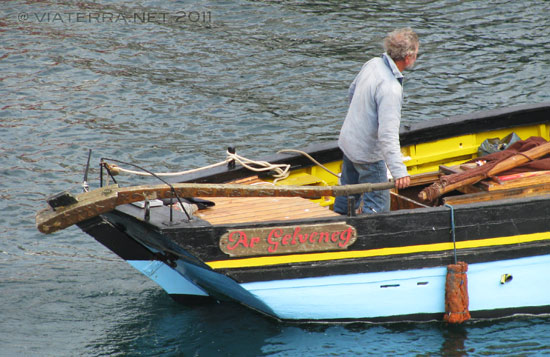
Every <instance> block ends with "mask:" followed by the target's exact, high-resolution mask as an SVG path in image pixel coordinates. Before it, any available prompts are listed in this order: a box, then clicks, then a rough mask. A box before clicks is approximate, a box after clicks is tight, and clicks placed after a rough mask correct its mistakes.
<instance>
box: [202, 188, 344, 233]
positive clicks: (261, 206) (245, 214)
mask: <svg viewBox="0 0 550 357" xmlns="http://www.w3.org/2000/svg"><path fill="white" fill-rule="evenodd" d="M257 182H262V181H261V180H259V179H258V178H257V177H250V178H246V179H243V180H239V181H235V182H232V183H241V184H254V183H257ZM208 200H210V201H213V202H215V203H216V205H215V206H214V207H210V208H208V209H205V210H201V211H199V212H197V213H196V215H197V216H198V217H199V218H201V219H204V220H206V221H208V222H210V223H211V224H213V225H219V224H232V223H247V222H266V221H287V220H294V219H303V218H317V217H336V216H339V214H338V213H334V212H333V211H331V210H330V209H328V208H326V207H322V206H320V205H318V204H316V203H314V202H311V201H310V200H308V199H304V198H300V197H209V198H208Z"/></svg>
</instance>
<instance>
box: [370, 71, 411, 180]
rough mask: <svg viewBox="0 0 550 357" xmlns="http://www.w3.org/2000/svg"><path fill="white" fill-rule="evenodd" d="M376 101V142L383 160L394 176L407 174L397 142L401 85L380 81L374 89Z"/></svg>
mask: <svg viewBox="0 0 550 357" xmlns="http://www.w3.org/2000/svg"><path fill="white" fill-rule="evenodd" d="M376 103H377V106H378V142H379V143H380V149H381V150H382V155H383V156H384V160H385V161H386V164H387V165H388V168H389V169H390V172H391V174H392V176H393V177H394V178H396V179H398V178H401V177H405V176H408V173H407V167H406V166H405V164H404V163H403V157H402V154H401V145H400V142H399V125H400V123H401V106H402V104H403V89H402V87H401V85H400V84H399V83H398V82H397V81H396V82H395V83H387V82H386V83H382V84H381V85H380V86H379V87H378V88H377V90H376Z"/></svg>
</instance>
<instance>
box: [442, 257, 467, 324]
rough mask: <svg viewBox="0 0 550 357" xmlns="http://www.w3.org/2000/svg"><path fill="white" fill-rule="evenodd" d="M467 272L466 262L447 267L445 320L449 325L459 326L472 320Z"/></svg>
mask: <svg viewBox="0 0 550 357" xmlns="http://www.w3.org/2000/svg"><path fill="white" fill-rule="evenodd" d="M467 271H468V264H466V263H465V262H458V263H456V264H449V265H447V280H446V282H445V315H444V316H443V320H444V321H446V322H448V323H452V324H457V323H462V322H464V321H467V320H469V319H470V311H468V306H469V297H468V276H467V274H466V272H467Z"/></svg>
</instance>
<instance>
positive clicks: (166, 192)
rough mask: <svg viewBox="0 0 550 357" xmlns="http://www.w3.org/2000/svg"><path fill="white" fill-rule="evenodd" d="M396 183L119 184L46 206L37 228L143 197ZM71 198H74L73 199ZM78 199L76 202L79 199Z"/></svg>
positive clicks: (338, 190)
mask: <svg viewBox="0 0 550 357" xmlns="http://www.w3.org/2000/svg"><path fill="white" fill-rule="evenodd" d="M393 187H395V183H394V182H384V183H364V184H358V185H344V186H268V185H237V184H200V183H178V184H173V185H172V187H170V186H168V185H154V186H132V187H118V185H112V186H107V187H103V188H99V189H96V190H93V191H90V192H84V193H81V194H79V195H77V196H76V197H74V199H72V202H74V203H72V202H70V203H67V204H65V205H62V206H59V207H55V209H54V208H51V207H49V208H45V209H43V210H41V211H39V212H38V213H37V214H36V227H37V228H38V230H39V231H40V232H42V233H46V234H49V233H53V232H56V231H58V230H61V229H65V228H67V227H69V226H71V225H73V224H76V223H79V222H82V221H84V220H86V219H90V218H93V217H96V216H99V215H101V214H104V213H107V212H110V211H112V210H114V209H115V207H116V206H119V205H123V204H128V203H132V202H138V201H143V200H146V199H148V200H152V199H156V198H158V199H162V198H170V197H174V194H173V193H172V188H173V190H174V191H175V192H176V194H177V195H178V197H227V196H230V197H304V198H317V197H322V196H349V195H353V194H360V193H363V192H371V191H379V190H388V189H390V188H393ZM69 201H71V200H69ZM75 201H76V202H75Z"/></svg>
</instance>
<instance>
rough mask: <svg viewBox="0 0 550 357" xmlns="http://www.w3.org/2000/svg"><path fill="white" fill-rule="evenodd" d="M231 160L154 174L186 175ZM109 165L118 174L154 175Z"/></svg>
mask: <svg viewBox="0 0 550 357" xmlns="http://www.w3.org/2000/svg"><path fill="white" fill-rule="evenodd" d="M231 160H233V159H230V158H227V159H225V160H224V161H220V162H218V163H215V164H212V165H208V166H204V167H199V168H196V169H191V170H187V171H180V172H158V173H154V174H155V175H156V176H180V175H186V174H190V173H194V172H198V171H201V170H206V169H211V168H213V167H217V166H221V165H225V164H227V163H228V162H230V161H231ZM107 165H108V166H109V170H111V172H112V173H113V174H114V175H118V174H120V173H121V172H124V173H127V174H132V175H139V176H153V175H152V174H151V173H149V172H145V171H134V170H128V169H125V168H122V167H120V166H118V165H115V164H107Z"/></svg>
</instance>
